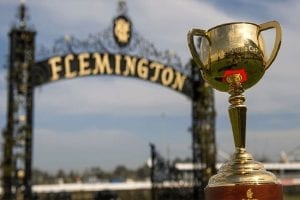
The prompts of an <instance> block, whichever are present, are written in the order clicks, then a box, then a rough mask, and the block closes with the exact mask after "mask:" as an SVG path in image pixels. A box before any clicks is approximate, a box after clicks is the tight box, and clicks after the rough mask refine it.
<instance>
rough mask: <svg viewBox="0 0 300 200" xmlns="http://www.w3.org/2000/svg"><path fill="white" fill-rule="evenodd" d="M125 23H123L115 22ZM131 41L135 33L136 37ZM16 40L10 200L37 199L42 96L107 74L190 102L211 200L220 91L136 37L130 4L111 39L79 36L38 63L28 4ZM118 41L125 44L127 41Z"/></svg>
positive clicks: (199, 190) (199, 185)
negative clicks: (57, 84)
mask: <svg viewBox="0 0 300 200" xmlns="http://www.w3.org/2000/svg"><path fill="white" fill-rule="evenodd" d="M120 16H121V17H120ZM120 19H121V21H119V22H116V21H115V20H120ZM122 20H125V21H122ZM116 23H120V26H121V27H123V26H124V27H125V29H127V28H128V27H129V28H130V31H128V30H127V31H125V32H124V30H122V31H121V32H118V31H116V30H114V29H115V28H116V26H117V25H116ZM128 23H129V25H130V26H128ZM114 34H120V35H114ZM123 34H125V35H126V34H129V35H127V36H128V38H127V37H125V36H124V35H123ZM9 36H10V56H9V75H8V101H7V102H8V105H7V106H8V113H7V125H6V128H5V130H4V132H3V137H4V145H3V148H4V150H3V163H2V166H3V167H2V171H3V173H2V174H3V184H2V187H3V198H2V199H4V200H8V199H15V198H16V195H17V193H18V192H19V193H20V194H21V195H22V196H23V199H26V200H29V199H30V200H31V199H32V190H31V186H32V182H31V179H32V177H31V176H32V175H31V167H32V166H31V165H32V164H31V163H32V136H33V128H32V127H33V108H34V102H33V97H34V89H35V88H36V87H38V86H41V85H42V84H45V83H50V82H53V81H57V80H60V79H63V78H75V77H78V76H88V75H104V74H107V75H122V76H129V77H135V78H139V79H143V80H147V81H150V82H155V83H158V84H161V85H163V86H166V87H168V88H171V89H173V90H175V91H177V92H180V93H182V94H184V95H186V96H187V97H189V99H190V100H191V102H192V127H191V132H192V150H193V163H194V166H200V165H201V166H202V167H201V168H200V169H199V168H195V169H194V178H195V188H194V199H202V198H203V197H204V193H203V189H204V187H205V185H206V184H207V181H208V178H209V177H210V176H211V175H212V174H213V173H214V172H215V154H216V147H215V141H214V140H215V138H214V120H215V111H214V100H213V93H212V90H211V88H210V87H209V86H207V85H206V84H204V82H203V80H202V78H201V74H200V72H199V70H197V68H196V67H195V65H194V64H193V63H192V62H188V63H187V64H186V65H183V64H182V62H181V60H180V57H179V56H178V55H176V54H175V53H174V52H172V51H158V50H157V49H156V48H155V47H154V45H153V44H152V43H151V42H149V41H148V40H146V39H145V38H144V37H143V36H141V35H140V34H139V33H138V32H137V31H136V30H135V28H134V26H133V25H132V23H131V21H130V17H129V16H128V15H127V8H126V4H125V3H124V1H120V4H119V13H118V15H117V17H115V18H114V23H113V24H112V25H111V26H109V27H108V28H107V29H105V30H104V31H103V32H100V33H97V34H91V35H89V36H88V38H86V39H81V40H80V39H77V38H75V37H72V36H64V37H61V38H59V39H58V40H57V41H56V42H55V43H54V46H53V47H52V48H51V49H49V48H46V47H40V48H39V49H38V50H37V56H35V43H34V41H35V31H33V30H31V29H30V28H28V27H27V25H26V7H25V4H24V3H21V5H20V7H19V26H18V27H15V28H13V29H12V30H11V32H10V34H9ZM117 37H120V38H119V40H117V39H116V38H117ZM126 38H127V39H128V40H126ZM66 59H67V61H66ZM66 76H67V77H66ZM20 186H23V187H20Z"/></svg>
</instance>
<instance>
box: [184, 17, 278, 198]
mask: <svg viewBox="0 0 300 200" xmlns="http://www.w3.org/2000/svg"><path fill="white" fill-rule="evenodd" d="M273 28H274V29H275V30H276V36H275V42H274V47H273V50H272V52H271V54H270V56H269V57H267V56H266V51H265V47H264V46H265V43H264V40H263V38H262V34H261V32H262V31H265V30H268V29H273ZM195 36H197V37H200V40H199V41H200V45H199V52H197V50H196V47H195V42H194V37H195ZM188 45H189V48H190V51H191V54H192V57H193V59H194V61H195V62H196V64H197V65H198V66H199V68H200V70H201V72H202V75H203V78H204V80H205V81H207V82H208V83H209V84H210V85H211V86H212V87H213V88H215V89H217V90H219V91H223V92H228V93H229V94H230V97H229V103H230V104H231V105H230V106H229V109H228V111H229V118H230V122H231V126H232V132H233V138H234V144H235V153H234V154H233V155H232V156H231V158H230V160H229V161H227V162H226V163H225V164H223V165H222V166H221V168H220V169H219V171H218V173H217V174H216V175H214V176H212V177H211V178H210V179H209V182H208V185H207V187H206V189H205V195H206V200H217V199H218V200H219V199H222V200H227V199H228V200H229V199H230V200H258V199H259V200H271V199H272V200H282V186H281V185H280V183H279V182H278V180H277V178H276V176H275V175H274V174H272V173H270V172H267V171H266V170H265V169H264V166H263V165H262V164H261V163H259V162H257V161H255V160H254V159H253V157H252V156H251V155H250V154H249V153H248V152H247V151H246V148H245V146H246V112H247V107H246V106H245V104H244V101H245V97H244V95H243V92H244V90H245V89H248V88H250V87H252V86H253V85H255V84H256V83H257V82H258V81H259V80H260V79H261V78H262V77H263V75H264V73H265V71H266V70H267V69H268V68H269V67H270V65H271V64H272V62H273V61H274V59H275V57H276V56H277V53H278V51H279V48H280V45H281V27H280V24H279V23H278V22H276V21H270V22H266V23H263V24H260V25H257V24H254V23H249V22H234V23H227V24H222V25H219V26H216V27H214V28H211V29H209V30H207V31H205V30H202V29H192V30H191V31H189V33H188Z"/></svg>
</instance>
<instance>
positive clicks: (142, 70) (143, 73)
mask: <svg viewBox="0 0 300 200" xmlns="http://www.w3.org/2000/svg"><path fill="white" fill-rule="evenodd" d="M148 62H149V61H148V60H147V59H145V58H142V59H141V60H140V61H139V62H138V65H137V75H138V77H140V78H142V79H147V78H148V71H149V69H148V66H147V64H148Z"/></svg>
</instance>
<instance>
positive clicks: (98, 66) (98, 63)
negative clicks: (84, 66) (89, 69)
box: [93, 53, 112, 74]
mask: <svg viewBox="0 0 300 200" xmlns="http://www.w3.org/2000/svg"><path fill="white" fill-rule="evenodd" d="M93 57H94V58H95V69H94V71H93V74H98V73H100V74H104V73H105V71H106V73H107V74H112V69H111V68H110V64H109V59H108V54H107V53H106V54H104V55H103V58H102V59H101V55H100V54H99V53H94V54H93Z"/></svg>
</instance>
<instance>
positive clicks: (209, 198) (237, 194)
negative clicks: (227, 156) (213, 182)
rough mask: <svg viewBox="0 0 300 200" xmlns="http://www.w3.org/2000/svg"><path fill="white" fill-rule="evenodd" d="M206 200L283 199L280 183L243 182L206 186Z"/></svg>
mask: <svg viewBox="0 0 300 200" xmlns="http://www.w3.org/2000/svg"><path fill="white" fill-rule="evenodd" d="M205 200H283V194H282V185H280V184H261V185H255V184H242V185H232V186H218V187H207V188H205Z"/></svg>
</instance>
